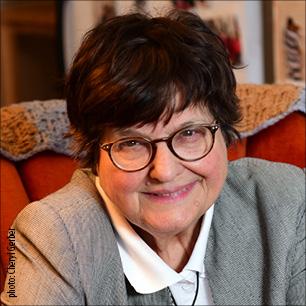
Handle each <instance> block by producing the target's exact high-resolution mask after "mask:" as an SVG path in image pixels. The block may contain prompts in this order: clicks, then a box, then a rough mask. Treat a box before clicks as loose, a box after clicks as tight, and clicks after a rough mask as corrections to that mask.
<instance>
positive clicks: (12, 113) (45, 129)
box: [0, 84, 305, 161]
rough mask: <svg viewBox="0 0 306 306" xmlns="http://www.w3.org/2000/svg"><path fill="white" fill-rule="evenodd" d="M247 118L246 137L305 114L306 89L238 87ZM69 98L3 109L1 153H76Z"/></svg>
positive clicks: (17, 157)
mask: <svg viewBox="0 0 306 306" xmlns="http://www.w3.org/2000/svg"><path fill="white" fill-rule="evenodd" d="M237 95H238V97H239V98H240V104H241V109H242V114H243V120H242V121H241V122H240V123H239V125H238V126H237V129H238V130H239V131H240V133H241V136H242V137H247V136H250V135H253V134H255V133H257V132H259V131H260V130H262V129H264V128H266V127H268V126H270V125H272V124H274V123H276V122H277V121H279V120H281V119H282V118H284V117H285V116H287V115H288V114H290V113H291V112H293V111H296V110H299V111H302V112H304V113H305V89H304V88H300V87H297V86H294V85H251V84H242V85H239V86H238V87H237ZM68 129H69V120H68V117H67V112H66V102H65V100H46V101H32V102H23V103H18V104H12V105H10V106H7V107H3V108H1V142H0V153H1V154H2V155H3V156H5V157H7V158H8V159H11V160H13V161H20V160H23V159H26V158H28V157H30V156H32V155H34V154H36V153H38V152H41V151H44V150H51V151H54V152H57V153H62V154H66V155H72V150H71V139H69V138H67V137H65V135H66V133H67V132H68Z"/></svg>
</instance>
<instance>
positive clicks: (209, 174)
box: [189, 132, 228, 194]
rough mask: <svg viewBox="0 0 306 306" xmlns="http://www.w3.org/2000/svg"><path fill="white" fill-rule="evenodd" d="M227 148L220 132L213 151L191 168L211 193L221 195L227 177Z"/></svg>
mask: <svg viewBox="0 0 306 306" xmlns="http://www.w3.org/2000/svg"><path fill="white" fill-rule="evenodd" d="M227 164H228V160H227V148H226V145H225V142H224V139H223V136H222V135H221V133H219V132H218V134H217V135H216V140H215V144H214V147H213V149H212V151H211V152H210V153H209V154H208V155H207V156H206V157H204V158H203V159H202V160H199V161H198V162H197V163H194V164H193V165H192V166H190V167H189V169H190V170H192V171H193V172H195V173H196V174H198V175H200V176H201V177H203V184H204V185H205V186H206V188H207V189H208V191H209V192H212V193H216V194H217V193H219V192H220V191H221V189H222V186H223V184H224V181H225V178H226V175H227Z"/></svg>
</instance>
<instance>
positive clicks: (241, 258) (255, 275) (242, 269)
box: [205, 184, 265, 305]
mask: <svg viewBox="0 0 306 306" xmlns="http://www.w3.org/2000/svg"><path fill="white" fill-rule="evenodd" d="M231 189H232V187H230V186H229V185H228V184H226V185H225V186H224V189H223V192H222V194H221V195H220V197H219V199H218V201H217V202H216V204H215V209H214V216H213V220H212V225H211V228H210V233H209V238H208V243H207V251H206V256H205V269H206V273H207V276H208V279H209V284H210V288H211V292H212V296H213V301H214V303H215V304H216V305H250V304H253V305H260V304H261V302H262V296H261V292H262V286H263V285H264V284H262V282H261V280H262V279H263V278H264V274H265V271H264V265H263V262H262V261H263V258H264V257H265V256H264V255H265V254H264V250H263V246H262V241H261V235H262V233H261V232H260V230H259V228H260V227H259V226H258V224H257V223H256V222H257V221H256V218H254V216H256V214H257V211H255V208H254V207H255V206H256V205H252V204H251V205H248V204H250V202H252V199H244V200H243V197H244V196H243V195H241V194H239V191H238V190H231ZM246 203H247V204H246ZM254 219H255V221H254Z"/></svg>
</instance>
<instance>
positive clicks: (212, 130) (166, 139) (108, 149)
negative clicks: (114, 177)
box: [100, 123, 220, 172]
mask: <svg viewBox="0 0 306 306" xmlns="http://www.w3.org/2000/svg"><path fill="white" fill-rule="evenodd" d="M190 127H203V128H207V129H208V130H209V131H210V133H211V136H212V142H211V146H210V148H209V150H207V152H205V154H203V155H201V156H200V157H197V158H193V159H186V158H182V157H181V156H179V155H178V154H177V153H176V152H175V150H174V148H173V146H172V140H173V138H174V137H175V136H176V135H177V134H178V133H180V132H182V131H183V130H186V129H188V128H190ZM219 128H220V124H219V123H214V124H191V125H188V126H185V127H183V128H182V129H179V130H177V131H175V132H174V133H173V134H171V135H170V136H169V137H163V138H158V139H154V140H148V139H146V138H144V137H124V138H120V139H118V140H116V141H114V142H109V143H103V144H100V148H101V149H102V150H104V151H106V152H107V153H108V156H109V158H110V160H111V161H112V163H113V165H114V166H115V167H117V168H118V169H120V170H123V171H125V172H136V171H140V170H143V169H144V168H146V167H147V166H148V165H149V164H150V163H151V162H152V161H153V159H154V158H155V155H156V151H157V145H156V144H157V143H159V142H166V144H167V147H168V149H169V150H170V151H171V153H172V154H173V155H174V156H175V157H177V158H178V159H180V160H182V161H187V162H193V161H197V160H200V159H201V158H204V157H205V156H207V155H208V154H209V153H210V151H211V150H212V148H213V146H214V144H215V134H216V132H217V130H218V129H219ZM128 139H133V140H137V139H141V140H142V141H144V142H147V143H148V144H149V145H150V147H151V156H150V158H149V159H148V162H147V163H146V164H145V165H144V166H141V167H140V168H137V169H133V170H128V169H124V168H123V167H122V166H120V164H118V163H117V162H116V161H115V160H114V159H113V157H112V147H113V145H114V144H116V143H117V142H120V141H124V140H128Z"/></svg>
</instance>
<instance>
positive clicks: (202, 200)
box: [2, 11, 305, 305]
mask: <svg viewBox="0 0 306 306" xmlns="http://www.w3.org/2000/svg"><path fill="white" fill-rule="evenodd" d="M235 86H236V82H235V78H234V75H233V72H232V67H231V64H230V61H229V59H228V54H227V52H226V50H225V49H224V46H223V44H222V42H221V40H220V39H219V38H218V37H217V36H216V35H215V34H214V33H213V32H211V31H210V30H209V29H208V28H207V26H206V25H205V23H204V22H203V21H202V20H201V19H200V18H199V17H197V16H195V15H193V14H191V13H187V12H179V11H173V12H171V13H169V14H168V15H167V16H166V17H159V18H151V17H148V16H145V15H142V14H130V15H126V16H119V17H116V18H113V19H111V20H109V21H106V22H105V23H103V24H100V25H98V26H97V27H96V28H94V29H93V30H92V31H90V32H89V33H88V34H87V36H86V37H85V40H84V41H83V43H82V46H81V47H80V50H79V51H78V53H77V55H76V57H75V60H74V63H73V65H72V68H71V71H70V74H69V76H68V80H67V109H68V115H69V119H70V121H71V126H72V134H73V136H74V138H75V141H76V155H77V156H78V158H79V159H80V160H81V161H82V162H83V166H84V167H86V168H87V169H83V170H78V171H77V172H76V173H75V174H74V177H73V178H72V181H71V183H70V184H68V185H67V186H66V187H64V188H63V189H61V190H60V191H58V192H56V193H54V194H53V195H51V196H49V197H47V198H45V199H43V200H41V201H39V202H37V203H32V204H31V205H29V206H28V207H27V208H26V209H25V210H24V211H23V212H22V213H21V214H20V215H19V216H18V217H17V219H16V221H15V223H14V228H15V230H16V246H17V249H18V252H17V255H16V256H17V257H18V261H19V263H18V261H17V264H16V276H15V285H16V291H15V292H16V294H15V295H16V297H10V296H9V293H8V288H6V289H5V290H4V292H3V293H2V301H3V303H6V304H18V303H22V304H31V305H34V304H44V305H55V304H56V305H62V304H65V305H170V304H173V305H234V304H235V305H260V304H271V305H285V304H294V305H297V304H301V305H302V304H304V303H305V290H304V289H305V287H304V286H305V285H304V281H305V275H304V274H303V269H304V265H305V260H304V259H303V256H304V247H303V245H302V241H303V237H304V235H305V233H304V230H303V226H304V225H303V224H304V223H303V222H304V214H303V212H304V191H303V181H304V179H303V172H302V170H300V169H298V168H296V167H293V166H289V165H285V164H276V163H270V162H266V161H261V160H255V159H242V160H239V161H236V162H233V163H230V164H229V165H228V162H227V156H226V151H227V150H226V148H227V146H228V145H229V144H230V143H231V142H232V141H233V140H234V139H235V137H236V136H237V135H238V133H237V132H236V130H235V128H234V126H235V124H236V123H238V122H239V120H240V112H239V106H238V99H237V97H236V95H235Z"/></svg>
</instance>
